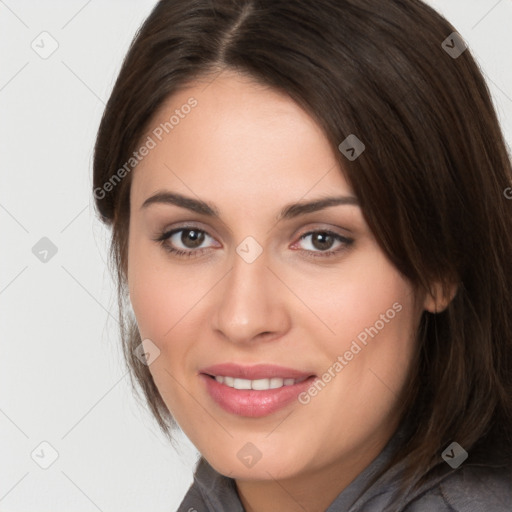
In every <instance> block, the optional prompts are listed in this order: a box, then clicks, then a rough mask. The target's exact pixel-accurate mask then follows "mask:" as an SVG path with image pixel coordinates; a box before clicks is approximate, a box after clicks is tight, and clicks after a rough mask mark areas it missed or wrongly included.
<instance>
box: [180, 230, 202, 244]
mask: <svg viewBox="0 0 512 512" xmlns="http://www.w3.org/2000/svg"><path fill="white" fill-rule="evenodd" d="M203 240H204V233H202V232H200V231H196V230H194V229H189V230H187V231H183V232H182V234H181V241H182V243H183V244H184V245H185V246H187V247H188V248H191V249H193V248H195V247H198V246H200V245H201V244H202V243H203ZM189 242H190V243H189Z"/></svg>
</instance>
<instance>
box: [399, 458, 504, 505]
mask: <svg viewBox="0 0 512 512" xmlns="http://www.w3.org/2000/svg"><path fill="white" fill-rule="evenodd" d="M511 509H512V468H510V467H508V468H507V467H488V466H471V465H467V466H461V467H460V468H459V469H457V470H455V471H454V472H453V473H451V474H449V475H448V476H447V477H446V478H444V479H443V480H441V481H440V482H438V483H437V484H436V485H434V486H433V487H431V488H430V489H428V490H426V491H425V492H424V493H423V494H421V495H419V496H418V497H416V498H415V499H414V500H413V501H412V502H410V503H409V504H408V505H407V507H406V508H405V509H404V512H510V510H511Z"/></svg>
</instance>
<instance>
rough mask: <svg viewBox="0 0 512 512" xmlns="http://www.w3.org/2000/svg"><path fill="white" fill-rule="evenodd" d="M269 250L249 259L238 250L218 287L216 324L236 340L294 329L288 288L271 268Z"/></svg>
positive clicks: (219, 330)
mask: <svg viewBox="0 0 512 512" xmlns="http://www.w3.org/2000/svg"><path fill="white" fill-rule="evenodd" d="M269 263H270V262H269V261H268V258H267V255H266V253H265V251H263V253H262V254H261V255H260V256H259V257H258V258H257V259H256V260H255V261H253V262H251V263H248V262H247V261H245V260H244V259H243V258H242V257H240V256H239V255H238V254H236V253H235V254H234V258H233V266H232V268H231V270H230V272H229V273H228V274H227V276H226V277H225V278H224V279H223V280H222V286H219V287H216V294H217V295H216V297H215V298H214V301H215V306H214V308H215V309H214V314H213V319H212V327H213V329H214V331H216V333H217V334H220V335H221V336H222V337H223V338H225V339H228V340H230V341H232V342H233V343H238V344H241V343H242V344H243V343H245V344H246V343H251V342H253V341H255V340H260V341H261V340H263V339H265V340H274V339H276V338H279V337H281V336H283V335H284V334H285V333H286V332H287V330H289V329H290V324H291V321H290V319H291V316H290V314H289V313H290V312H289V311H288V309H287V306H286V288H285V287H284V286H283V284H282V283H281V282H280V281H279V280H278V279H277V278H276V275H275V270H273V269H272V270H271V269H270V268H269Z"/></svg>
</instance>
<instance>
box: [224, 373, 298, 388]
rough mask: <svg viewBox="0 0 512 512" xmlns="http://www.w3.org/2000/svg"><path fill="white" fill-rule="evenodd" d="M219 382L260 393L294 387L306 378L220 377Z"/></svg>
mask: <svg viewBox="0 0 512 512" xmlns="http://www.w3.org/2000/svg"><path fill="white" fill-rule="evenodd" d="M215 380H216V381H217V382H220V383H221V384H225V385H226V386H229V387H230V388H235V389H255V390H258V391H264V390H267V389H277V388H281V387H283V386H293V384H296V383H297V382H302V381H303V380H305V378H302V379H281V378H279V377H273V378H271V379H256V380H249V379H238V378H234V377H224V376H222V375H218V376H216V377H215Z"/></svg>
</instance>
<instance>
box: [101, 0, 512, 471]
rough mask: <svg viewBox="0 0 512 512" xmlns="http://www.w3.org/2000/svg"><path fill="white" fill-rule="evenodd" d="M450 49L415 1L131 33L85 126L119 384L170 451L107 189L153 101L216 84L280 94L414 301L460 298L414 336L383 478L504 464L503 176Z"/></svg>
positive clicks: (256, 3) (119, 213) (182, 4)
mask: <svg viewBox="0 0 512 512" xmlns="http://www.w3.org/2000/svg"><path fill="white" fill-rule="evenodd" d="M453 32H456V29H455V28H454V27H453V26H452V25H451V24H450V23H449V22H448V21H447V20H446V19H444V18H443V17H442V16H441V15H440V14H438V13H437V12H436V11H435V10H433V9H432V8H430V7H429V6H427V5H426V4H424V3H423V2H421V1H420V0H389V1H382V0H315V1H314V2H312V1H310V0H161V1H160V2H158V3H157V4H156V6H155V7H154V9H153V11H152V12H151V13H150V15H149V17H148V18H147V19H146V20H145V22H144V23H143V24H142V26H141V27H140V29H139V30H138V32H137V34H136V36H135V38H134V40H133V42H132V44H131V47H130V48H129V51H128V53H127V55H126V57H125V59H124V61H123V64H122V67H121V70H120V72H119V75H118V77H117V80H116V82H115V85H114V87H113V90H112V93H111V95H110V98H109V100H108V103H107V105H106V108H105V110H104V113H103V117H102V120H101V124H100V126H99V130H98V134H97V140H96V144H95V151H94V163H93V173H94V176H93V188H94V198H95V205H96V209H97V212H98V214H99V216H100V218H101V219H102V221H104V222H105V223H106V224H107V225H108V226H110V227H111V233H112V239H111V263H112V265H113V270H114V271H115V272H116V277H117V282H118V300H119V314H120V321H121V341H122V344H123V349H124V354H125V358H126V361H127V364H128V367H129V369H130V372H131V373H130V375H131V376H132V382H133V383H134V385H135V388H136V389H138V390H141V391H142V394H141V396H142V397H143V398H144V399H145V400H146V401H147V404H148V405H149V407H150V409H151V411H152V413H153V415H154V416H155V418H156V420H157V422H158V424H159V425H160V427H161V428H162V430H163V432H164V433H165V434H166V435H168V436H169V438H170V439H172V435H171V434H172V430H173V427H174V426H175V422H174V420H173V418H172V416H171V414H170V412H169V411H168V409H167V408H166V406H165V404H164V402H163V400H162V398H161V396H160V394H159V392H158V389H157V388H156V386H155V384H154V382H153V379H152V377H151V374H150V372H149V370H148V367H147V366H145V365H144V364H142V363H141V362H140V361H139V359H138V358H137V357H136V356H135V354H134V351H135V349H136V347H137V346H138V345H139V344H140V342H141V339H140V335H139V332H138V329H137V325H136V323H135V319H134V318H133V316H132V315H131V314H129V313H128V312H127V307H126V306H127V282H126V277H127V275H126V268H127V243H128V232H129V213H130V200H129V192H130V184H131V176H132V173H131V172H126V173H123V177H122V179H121V180H119V179H118V178H119V176H120V174H119V172H118V171H119V168H120V167H121V166H122V165H123V164H124V163H125V162H127V161H128V160H129V159H130V157H131V156H132V155H133V152H134V151H135V150H136V149H137V146H138V144H140V141H141V140H142V137H143V136H144V135H145V134H147V132H148V130H149V129H150V128H151V125H150V124H151V120H152V118H153V117H154V115H155V113H156V112H157V111H158V109H159V108H160V107H161V106H162V105H163V102H164V101H165V100H166V99H168V98H169V97H170V96H171V95H172V94H173V93H175V92H177V91H178V90H180V89H184V88H186V87H187V85H190V84H192V83H193V82H194V81H195V80H198V79H207V80H208V79H209V80H214V79H215V76H216V75H217V74H218V73H220V72H221V71H222V70H224V69H227V70H236V71H238V72H240V73H242V74H244V75H247V76H248V77H250V78H252V79H253V80H254V81H255V82H257V83H261V84H265V85H267V86H269V87H270V88H274V89H276V90H279V91H281V92H285V93H286V94H287V95H288V96H289V97H290V98H292V99H293V100H294V101H296V102H297V103H298V104H299V105H300V106H301V107H302V108H303V109H304V110H305V111H306V112H307V113H308V114H309V115H310V116H311V117H312V118H313V119H314V120H315V121H316V122H317V123H318V125H319V126H320V127H321V129H322V130H323V132H324V134H325V137H326V138H327V140H328V141H329V143H330V144H331V145H332V148H333V150H334V152H335V154H336V157H337V158H338V159H339V163H340V166H341V168H342V169H343V170H344V173H345V177H346V179H347V180H348V182H349V184H350V185H351V187H352V189H353V191H354V193H355V195H356V196H357V198H358V200H359V203H360V205H361V207H362V211H363V214H364V217H365V219H366V221H367V223H368V225H369V227H370V229H371V230H372V232H373V234H374V236H375V238H376V240H377V242H378V243H379V245H380V247H381V248H382V250H383V251H384V253H385V254H386V256H387V257H388V258H389V260H390V261H391V262H392V263H393V265H394V266H395V267H396V268H397V269H398V270H399V271H400V272H401V273H402V274H403V275H404V276H405V277H406V278H407V279H408V280H409V281H410V282H411V283H412V285H413V286H414V287H415V288H416V289H418V290H423V291H427V292H428V291H432V287H433V283H435V282H437V283H442V285H443V287H444V288H445V289H446V290H448V289H449V287H450V286H453V284H454V283H455V284H456V290H457V291H456V294H455V296H454V298H453V300H451V302H450V303H449V305H448V306H447V308H446V309H444V310H443V311H440V312H437V313H432V312H428V311H425V312H424V313H423V316H422V318H421V322H420V326H419V330H418V333H417V339H416V345H415V347H416V352H415V356H414V359H413V364H412V366H411V374H410V376H409V379H408V381H407V382H408V385H407V387H406V389H405V390H404V392H403V395H402V397H401V400H402V412H401V414H402V417H403V422H404V424H407V425H409V427H408V430H407V437H406V441H405V442H404V443H403V445H402V446H401V447H400V449H399V450H398V452H397V453H396V457H395V458H394V459H393V463H396V462H399V461H400V462H402V463H404V464H406V467H407V474H408V475H409V476H410V477H411V478H412V475H415V474H422V475H423V478H427V477H428V475H432V474H433V472H435V471H436V469H439V467H440V466H441V465H443V464H445V463H444V462H443V460H442V458H441V453H442V451H443V449H444V448H446V446H448V445H449V444H450V443H451V442H453V441H456V442H457V443H459V444H460V445H461V446H462V447H464V449H465V450H466V451H468V452H469V454H470V459H469V460H468V462H472V461H473V462H479V463H491V462H496V460H498V456H500V457H499V460H500V461H501V460H502V459H503V460H504V461H506V462H510V459H511V458H512V336H511V333H512V188H511V187H512V169H511V158H510V154H509V153H508V149H507V146H506V144H505V140H504V137H503V134H502V132H501V130H500V125H499V121H498V118H497V115H496V111H495V108H494V106H493V103H492V100H491V96H490V93H489V89H488V87H487V85H486V82H485V80H484V78H483V75H482V72H481V70H480V68H479V66H478V65H477V63H476V62H475V60H474V58H473V57H472V54H471V51H470V49H469V48H467V49H466V50H465V51H462V53H460V55H458V56H456V55H454V54H453V53H451V54H450V52H449V51H446V50H447V48H446V44H445V43H443V42H444V41H446V40H447V38H449V37H452V39H448V41H450V44H449V48H451V47H454V45H455V42H454V41H455V40H454V39H453ZM458 41H459V43H458V44H460V39H459V40H458ZM459 48H460V46H459ZM196 108H200V103H199V105H198V106H197V107H196ZM350 134H355V135H356V136H357V137H358V138H359V139H360V140H361V141H362V142H363V143H364V145H365V150H364V152H363V153H362V154H361V155H360V156H359V157H358V158H356V159H353V160H351V159H348V158H346V156H345V155H344V154H342V152H341V151H339V150H338V146H339V145H340V143H341V142H342V141H344V140H345V139H346V138H347V137H348V136H349V135H350ZM116 173H117V178H116V180H117V181H113V178H114V177H115V175H116ZM108 183H110V186H105V185H106V184H108ZM445 466H446V465H445Z"/></svg>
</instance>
